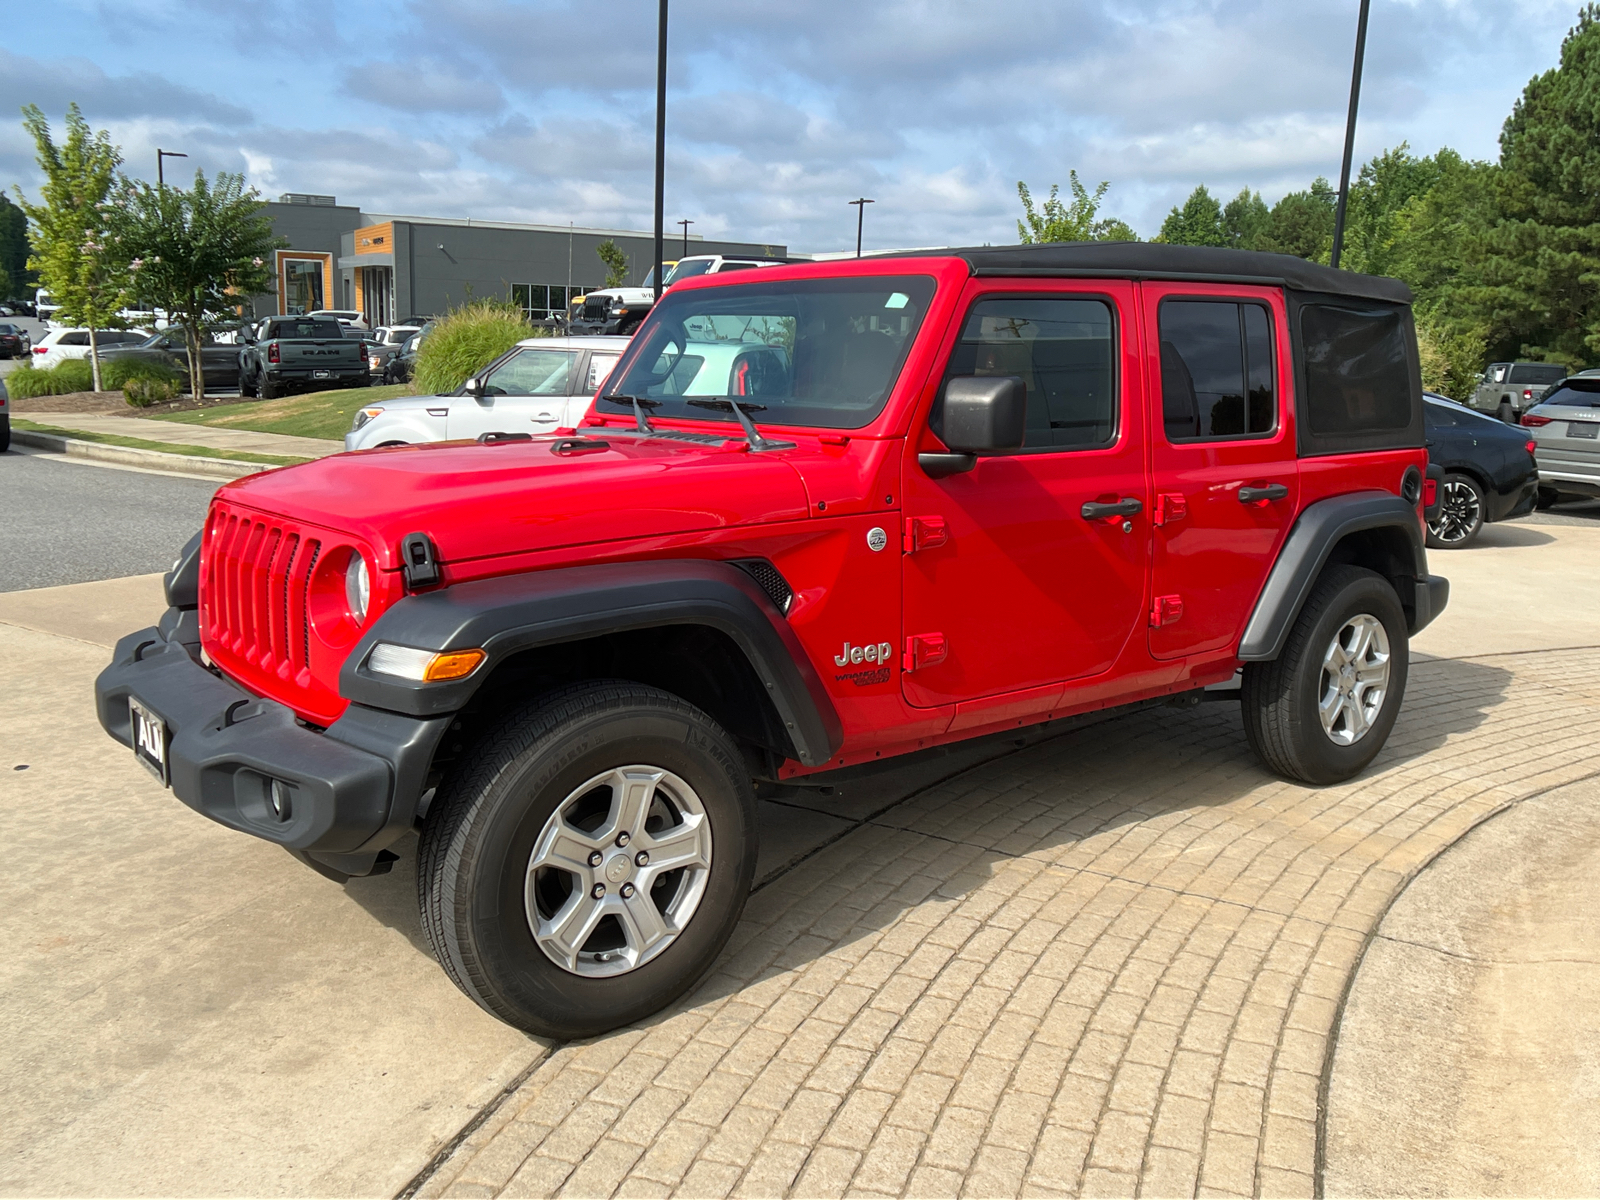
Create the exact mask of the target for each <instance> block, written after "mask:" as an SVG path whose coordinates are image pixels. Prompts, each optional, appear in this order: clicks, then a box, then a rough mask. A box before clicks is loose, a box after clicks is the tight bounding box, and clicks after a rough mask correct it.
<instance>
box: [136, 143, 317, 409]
mask: <svg viewBox="0 0 1600 1200" xmlns="http://www.w3.org/2000/svg"><path fill="white" fill-rule="evenodd" d="M265 208H266V206H265V205H264V204H263V203H262V202H261V197H260V194H259V193H257V192H256V191H255V189H253V188H251V189H248V190H247V189H246V188H245V186H244V176H243V175H232V174H229V173H228V172H226V171H221V172H218V173H217V175H216V176H215V177H214V178H213V179H211V180H210V181H209V182H208V181H207V180H206V177H205V172H203V171H196V172H195V176H194V186H193V187H192V188H189V189H187V190H184V189H182V188H175V187H152V186H151V185H150V184H148V183H139V184H134V183H130V182H128V181H126V180H124V181H123V192H122V195H121V197H120V198H119V202H118V204H117V206H116V208H115V210H114V211H115V212H116V224H117V228H118V232H120V233H121V235H122V241H123V243H124V244H125V245H129V246H133V247H137V249H138V252H139V253H138V256H137V257H135V258H134V259H133V260H132V261H131V262H130V264H129V266H130V269H131V271H132V273H133V274H134V276H135V278H136V280H137V289H138V295H139V298H140V300H141V302H143V303H146V304H149V305H152V306H153V307H156V308H162V309H165V310H166V312H167V319H168V320H169V321H171V322H172V323H173V324H176V325H179V326H181V327H182V329H183V331H184V334H185V340H186V341H187V342H188V343H189V387H190V391H191V394H193V395H195V396H203V395H205V380H204V377H203V374H202V371H201V362H200V346H201V342H202V338H203V333H204V330H205V326H206V324H207V323H208V322H210V321H214V320H216V319H217V318H218V317H221V316H224V315H226V314H227V313H229V312H230V311H232V310H235V309H237V308H238V307H239V305H240V304H241V303H243V302H244V300H245V298H246V297H248V296H253V295H257V294H259V293H261V292H264V291H266V290H267V289H268V287H270V286H271V283H272V279H273V268H272V265H271V260H272V252H273V250H275V249H282V248H285V247H287V246H288V244H289V243H288V242H286V241H285V240H283V239H282V238H277V237H274V236H273V234H272V222H271V221H270V220H269V219H268V218H267V217H266V216H265V215H264V212H265Z"/></svg>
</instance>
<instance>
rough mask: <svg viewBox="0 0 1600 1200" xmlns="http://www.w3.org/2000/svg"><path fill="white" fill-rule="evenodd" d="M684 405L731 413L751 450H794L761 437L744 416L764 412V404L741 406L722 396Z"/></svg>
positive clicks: (698, 399)
mask: <svg viewBox="0 0 1600 1200" xmlns="http://www.w3.org/2000/svg"><path fill="white" fill-rule="evenodd" d="M686 403H688V404H692V405H694V406H695V407H696V408H709V409H712V410H713V411H715V412H731V413H732V414H733V415H734V416H735V417H737V418H738V419H739V424H740V425H741V426H743V427H744V438H745V441H747V442H749V443H750V449H751V450H754V451H761V450H793V449H794V443H793V442H775V441H773V440H772V439H771V438H767V437H762V436H761V431H760V430H759V429H757V428H756V425H755V422H754V421H752V420H751V419H750V418H749V417H747V416H746V415H745V411H746V410H747V409H748V410H749V411H750V412H766V411H767V406H766V405H765V404H749V403H746V404H744V405H741V404H740V403H739V402H738V401H736V400H735V399H733V397H731V396H724V397H722V398H720V399H717V400H709V399H701V398H700V397H698V396H696V397H695V398H694V399H692V400H688V401H686Z"/></svg>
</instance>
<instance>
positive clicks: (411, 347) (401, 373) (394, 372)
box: [383, 333, 422, 383]
mask: <svg viewBox="0 0 1600 1200" xmlns="http://www.w3.org/2000/svg"><path fill="white" fill-rule="evenodd" d="M421 340H422V335H421V334H420V333H413V334H412V335H411V336H410V337H408V338H407V339H406V340H405V341H404V342H402V343H401V344H400V348H399V349H398V350H396V351H395V352H394V353H393V354H391V355H390V356H389V361H388V362H386V363H384V364H383V382H384V383H410V382H411V377H412V376H413V375H415V374H416V372H417V343H418V342H420V341H421Z"/></svg>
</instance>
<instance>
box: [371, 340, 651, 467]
mask: <svg viewBox="0 0 1600 1200" xmlns="http://www.w3.org/2000/svg"><path fill="white" fill-rule="evenodd" d="M627 344H628V343H627V339H626V338H618V337H581V338H568V337H538V338H527V339H525V340H524V341H521V342H518V343H517V345H516V346H515V347H514V348H512V349H511V350H510V351H508V352H507V353H505V354H502V355H501V356H500V357H499V358H497V359H495V360H494V362H492V363H490V364H489V365H488V366H487V367H485V368H484V369H483V370H482V371H479V372H478V373H477V375H475V376H473V377H472V378H471V379H469V380H467V382H466V384H465V386H463V387H462V388H461V389H460V390H458V391H457V392H455V393H454V394H452V395H449V396H401V397H399V398H397V399H394V400H382V401H379V402H378V403H376V404H372V405H369V406H367V407H365V408H362V409H361V410H359V411H358V412H357V413H356V416H355V422H354V424H353V425H352V426H351V429H350V432H349V433H347V434H346V435H345V439H344V448H345V449H346V450H367V449H370V448H372V447H374V446H404V445H409V444H411V443H415V442H443V441H456V440H457V439H460V438H475V437H480V436H482V435H483V434H488V433H500V434H510V433H552V432H554V431H555V430H557V429H563V428H567V429H570V428H572V427H573V426H575V425H577V423H578V421H579V420H580V419H581V418H582V416H583V414H584V413H585V412H587V411H588V409H589V404H590V401H591V400H592V399H593V397H594V394H595V391H596V390H597V389H598V388H599V387H600V385H601V384H602V383H604V382H605V380H606V377H607V376H608V375H610V374H611V369H612V368H613V367H614V366H616V365H617V359H618V358H619V357H621V355H622V351H623V350H624V349H625V348H626V346H627Z"/></svg>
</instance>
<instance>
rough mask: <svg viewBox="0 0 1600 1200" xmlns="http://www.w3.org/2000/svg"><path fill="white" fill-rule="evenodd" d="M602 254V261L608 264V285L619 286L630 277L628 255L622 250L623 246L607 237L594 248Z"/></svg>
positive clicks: (609, 286) (597, 252)
mask: <svg viewBox="0 0 1600 1200" xmlns="http://www.w3.org/2000/svg"><path fill="white" fill-rule="evenodd" d="M594 252H595V253H596V254H598V255H599V256H600V261H601V262H603V263H605V265H606V286H607V287H608V288H611V287H617V286H618V285H620V284H621V283H622V281H623V280H624V279H626V278H627V277H628V256H627V255H626V254H624V253H623V252H622V247H621V246H619V245H617V244H616V242H614V241H612V240H611V239H610V238H607V239H606V240H605V241H603V242H601V243H600V244H599V245H598V246H596V247H595V248H594Z"/></svg>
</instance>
